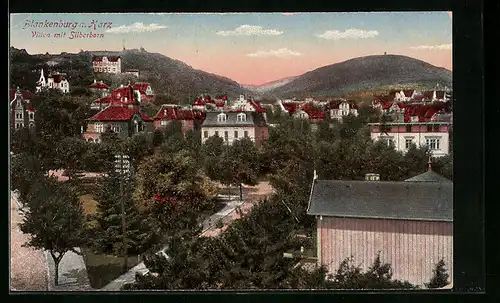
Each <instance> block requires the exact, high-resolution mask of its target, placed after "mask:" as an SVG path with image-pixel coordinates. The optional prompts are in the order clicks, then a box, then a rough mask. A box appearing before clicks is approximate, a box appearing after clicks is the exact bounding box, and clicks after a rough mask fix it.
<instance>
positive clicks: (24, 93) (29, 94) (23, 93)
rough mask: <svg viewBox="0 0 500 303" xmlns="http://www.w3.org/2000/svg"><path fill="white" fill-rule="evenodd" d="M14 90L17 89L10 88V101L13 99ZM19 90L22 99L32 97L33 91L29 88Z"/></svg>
mask: <svg viewBox="0 0 500 303" xmlns="http://www.w3.org/2000/svg"><path fill="white" fill-rule="evenodd" d="M16 91H17V89H11V90H10V101H12V100H14V97H15V96H16ZM20 91H21V96H22V97H23V99H24V100H31V99H33V93H32V92H30V91H29V90H24V89H23V90H20Z"/></svg>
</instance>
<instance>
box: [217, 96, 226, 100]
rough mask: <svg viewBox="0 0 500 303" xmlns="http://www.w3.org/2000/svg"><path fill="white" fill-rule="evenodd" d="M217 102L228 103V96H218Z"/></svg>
mask: <svg viewBox="0 0 500 303" xmlns="http://www.w3.org/2000/svg"><path fill="white" fill-rule="evenodd" d="M215 99H216V100H224V101H227V96H226V95H224V96H216V97H215Z"/></svg>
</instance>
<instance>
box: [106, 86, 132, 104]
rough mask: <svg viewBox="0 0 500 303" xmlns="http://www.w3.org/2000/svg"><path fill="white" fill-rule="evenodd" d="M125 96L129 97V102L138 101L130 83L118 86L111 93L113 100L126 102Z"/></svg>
mask: <svg viewBox="0 0 500 303" xmlns="http://www.w3.org/2000/svg"><path fill="white" fill-rule="evenodd" d="M125 97H126V98H127V103H138V102H137V98H136V96H135V94H134V91H133V89H132V86H130V85H127V86H124V87H120V88H117V89H115V90H114V91H113V92H112V93H111V101H112V102H125Z"/></svg>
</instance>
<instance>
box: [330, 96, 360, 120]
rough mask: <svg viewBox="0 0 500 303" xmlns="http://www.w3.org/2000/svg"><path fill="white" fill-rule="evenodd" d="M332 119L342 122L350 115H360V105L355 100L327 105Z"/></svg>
mask: <svg viewBox="0 0 500 303" xmlns="http://www.w3.org/2000/svg"><path fill="white" fill-rule="evenodd" d="M327 108H328V112H329V114H330V118H331V119H333V120H337V121H342V117H344V116H347V115H349V114H351V115H354V116H357V115H358V103H357V102H356V101H353V100H332V101H330V102H329V103H328V105H327Z"/></svg>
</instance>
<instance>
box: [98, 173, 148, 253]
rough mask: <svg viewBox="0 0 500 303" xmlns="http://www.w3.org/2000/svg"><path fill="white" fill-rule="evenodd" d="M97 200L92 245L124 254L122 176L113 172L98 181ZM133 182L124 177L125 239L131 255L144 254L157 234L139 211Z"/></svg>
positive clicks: (103, 251)
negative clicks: (134, 198)
mask: <svg viewBox="0 0 500 303" xmlns="http://www.w3.org/2000/svg"><path fill="white" fill-rule="evenodd" d="M99 184H100V185H99V189H98V190H97V193H96V196H95V199H96V201H97V213H96V215H94V216H93V219H94V220H95V223H96V224H95V226H94V232H93V235H94V237H93V238H92V248H93V249H94V250H95V251H97V252H100V253H107V254H114V255H121V253H122V251H123V232H122V213H121V201H120V194H121V193H120V176H119V175H118V174H117V173H115V172H113V171H111V172H110V173H108V175H107V176H106V177H103V179H102V180H100V182H99ZM132 187H133V184H132V181H131V180H130V179H125V180H123V203H124V207H125V222H126V241H127V251H128V253H129V254H141V253H143V252H145V251H146V250H147V249H149V248H150V247H151V246H152V245H153V243H154V241H155V238H154V234H153V232H152V231H150V230H149V229H148V224H147V223H148V222H147V221H146V220H143V219H144V218H145V216H144V215H143V214H142V213H141V212H140V211H139V209H138V207H137V205H136V203H135V201H134V200H133V198H132V192H133V188H132Z"/></svg>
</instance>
